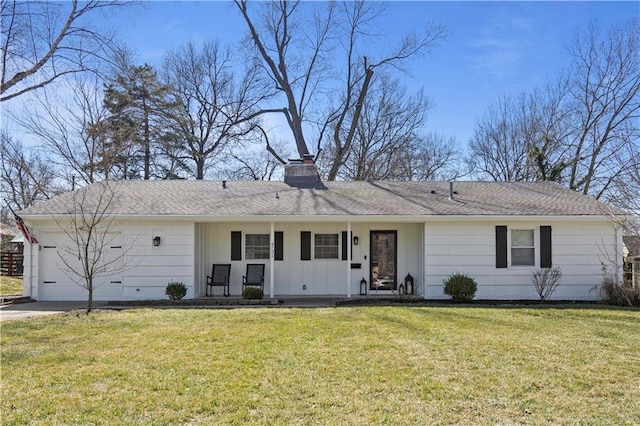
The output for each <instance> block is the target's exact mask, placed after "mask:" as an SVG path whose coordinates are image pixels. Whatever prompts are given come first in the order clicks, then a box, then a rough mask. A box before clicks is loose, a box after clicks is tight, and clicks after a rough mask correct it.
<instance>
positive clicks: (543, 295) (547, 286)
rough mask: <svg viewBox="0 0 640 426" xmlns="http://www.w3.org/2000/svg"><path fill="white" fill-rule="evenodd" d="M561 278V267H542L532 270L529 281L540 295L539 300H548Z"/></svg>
mask: <svg viewBox="0 0 640 426" xmlns="http://www.w3.org/2000/svg"><path fill="white" fill-rule="evenodd" d="M561 278H562V269H560V268H559V267H555V268H543V269H539V270H537V271H534V272H533V277H532V278H531V282H532V283H533V286H534V287H535V288H536V291H537V292H538V296H540V300H548V299H549V297H550V296H551V295H552V294H553V292H554V291H556V288H558V286H559V285H560V279H561Z"/></svg>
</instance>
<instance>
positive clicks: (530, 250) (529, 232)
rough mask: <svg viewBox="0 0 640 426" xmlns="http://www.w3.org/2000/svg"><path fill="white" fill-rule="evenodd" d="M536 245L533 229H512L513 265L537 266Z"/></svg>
mask: <svg viewBox="0 0 640 426" xmlns="http://www.w3.org/2000/svg"><path fill="white" fill-rule="evenodd" d="M535 264H536V246H535V232H534V230H533V229H512V230H511V265H512V266H535Z"/></svg>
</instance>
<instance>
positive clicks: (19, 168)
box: [0, 131, 57, 210]
mask: <svg viewBox="0 0 640 426" xmlns="http://www.w3.org/2000/svg"><path fill="white" fill-rule="evenodd" d="M0 139H1V145H0V154H1V158H2V163H1V164H2V170H1V172H2V175H1V176H2V193H3V198H5V200H7V202H9V203H10V205H11V207H12V208H13V209H14V210H21V209H24V208H26V207H29V206H32V205H34V204H35V203H37V202H39V201H43V200H46V199H48V198H49V197H51V196H53V195H56V192H57V191H56V189H55V186H54V181H55V171H54V168H53V165H52V164H51V162H50V161H48V158H45V156H43V155H42V152H41V151H38V150H33V149H32V150H27V149H25V148H24V146H23V145H22V144H21V143H20V142H16V141H14V140H13V139H12V137H11V136H10V135H9V133H8V132H7V131H2V132H1V133H0Z"/></svg>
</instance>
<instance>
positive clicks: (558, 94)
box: [469, 85, 566, 181]
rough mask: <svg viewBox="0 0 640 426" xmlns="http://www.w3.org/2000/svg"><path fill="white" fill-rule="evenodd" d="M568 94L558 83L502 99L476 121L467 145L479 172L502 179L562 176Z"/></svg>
mask: <svg viewBox="0 0 640 426" xmlns="http://www.w3.org/2000/svg"><path fill="white" fill-rule="evenodd" d="M564 96H565V92H564V86H563V85H558V86H555V87H552V86H547V88H546V89H545V90H535V91H533V92H532V93H521V94H519V95H518V96H516V97H512V96H503V97H502V98H500V100H499V101H498V103H497V105H495V106H491V107H490V108H489V110H488V111H487V113H486V114H485V115H484V117H483V118H482V119H481V120H479V121H478V123H477V124H476V129H475V131H474V135H473V137H472V139H471V141H470V144H469V147H470V152H471V154H470V162H471V163H472V165H473V167H474V169H475V171H476V173H477V174H478V175H479V176H480V177H481V178H483V177H487V176H488V177H489V178H490V179H492V180H498V181H533V180H555V181H558V180H560V179H561V177H562V171H563V169H564V167H565V164H564V162H563V160H562V158H561V156H562V150H561V146H560V142H561V141H562V140H563V139H564V138H565V132H566V130H565V129H564V126H565V115H566V113H565V112H564V111H563V110H562V108H561V105H562V102H563V99H564Z"/></svg>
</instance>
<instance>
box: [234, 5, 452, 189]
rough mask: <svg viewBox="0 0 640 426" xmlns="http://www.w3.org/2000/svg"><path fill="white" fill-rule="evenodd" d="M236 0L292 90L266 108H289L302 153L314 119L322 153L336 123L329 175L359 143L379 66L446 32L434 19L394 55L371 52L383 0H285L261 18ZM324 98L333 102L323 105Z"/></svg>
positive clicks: (259, 46)
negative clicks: (340, 60)
mask: <svg viewBox="0 0 640 426" xmlns="http://www.w3.org/2000/svg"><path fill="white" fill-rule="evenodd" d="M235 4H236V5H237V7H238V9H239V10H240V12H241V14H242V16H243V18H244V20H245V23H246V24H247V27H248V30H249V40H250V42H251V44H252V45H253V46H255V48H256V51H257V57H258V58H259V60H260V62H261V63H262V65H263V68H264V70H265V72H266V73H267V75H268V76H269V77H270V79H271V80H272V82H273V84H275V87H276V89H277V90H278V91H279V92H280V94H281V95H282V96H283V97H284V105H285V106H284V107H283V108H280V109H273V108H264V109H262V110H261V111H260V113H269V112H277V113H281V114H284V116H285V118H286V121H287V124H288V125H289V128H290V129H291V132H292V135H293V139H294V140H295V143H296V148H297V150H298V154H299V155H300V156H305V155H309V154H310V150H309V144H308V140H309V139H310V138H311V134H312V130H311V128H310V126H315V129H316V132H317V135H316V143H315V144H314V145H315V146H316V154H317V153H318V151H320V149H321V146H322V142H323V141H324V140H325V138H324V134H325V132H326V131H328V130H330V129H331V130H333V139H332V148H331V152H332V153H333V160H332V165H331V167H330V168H329V170H328V179H329V180H334V179H335V178H336V177H337V175H338V171H339V169H340V167H341V166H342V164H343V162H344V158H345V156H346V155H347V154H348V153H349V151H350V149H351V144H352V141H353V138H354V134H355V132H356V127H357V124H358V122H359V119H360V114H361V111H362V107H363V105H364V103H365V102H366V97H367V93H368V91H369V87H370V84H371V79H372V77H373V74H374V72H375V71H376V70H378V69H381V68H387V67H389V66H394V67H400V66H402V65H403V63H405V62H406V60H407V59H410V58H412V57H414V56H417V55H420V54H422V53H424V52H426V51H428V49H430V48H431V47H433V46H434V45H435V44H436V43H437V42H438V41H439V40H440V39H442V37H443V36H444V34H445V32H444V29H443V28H442V27H441V26H438V25H431V26H428V27H427V28H426V29H425V31H424V33H423V34H421V35H417V34H415V33H410V34H408V35H407V36H406V37H405V38H404V39H403V40H402V41H401V42H400V44H399V46H398V47H397V48H396V49H395V50H393V51H392V52H390V53H388V54H386V55H381V56H377V55H376V53H374V52H371V54H369V55H366V56H365V55H364V54H361V53H360V51H361V49H363V48H364V47H363V43H362V42H363V41H369V42H370V41H371V37H370V35H369V34H368V31H369V29H370V28H371V26H372V25H373V24H374V22H375V19H376V18H377V17H378V16H379V15H380V14H381V9H380V8H379V5H377V4H375V3H371V2H362V1H360V2H345V3H341V4H335V3H333V2H329V3H323V4H322V6H320V5H318V4H314V5H313V7H314V8H315V9H314V11H312V13H311V12H310V11H309V10H308V9H305V5H303V3H301V2H299V1H286V0H283V1H279V2H269V3H267V4H264V8H263V11H262V12H263V13H262V14H261V19H257V18H255V17H253V16H252V15H251V14H250V12H249V7H248V2H246V1H243V0H235ZM320 7H324V10H320ZM305 12H309V13H307V14H305ZM337 46H341V47H342V52H341V53H342V54H344V58H345V61H344V62H345V63H344V64H343V66H342V67H339V66H337V65H336V62H337V61H336V60H335V59H336V57H338V56H337V55H338V53H337V52H338V49H337ZM340 87H342V89H339V88H340ZM337 91H338V93H340V92H341V93H342V94H341V95H340V96H339V97H338V98H334V97H332V96H331V95H329V93H336V92H337ZM321 98H322V99H323V100H325V101H329V104H332V105H333V106H332V107H330V108H327V109H324V110H318V109H317V105H318V104H321V103H323V102H318V100H319V99H321ZM314 108H316V109H315V110H314ZM312 146H313V145H312Z"/></svg>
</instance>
